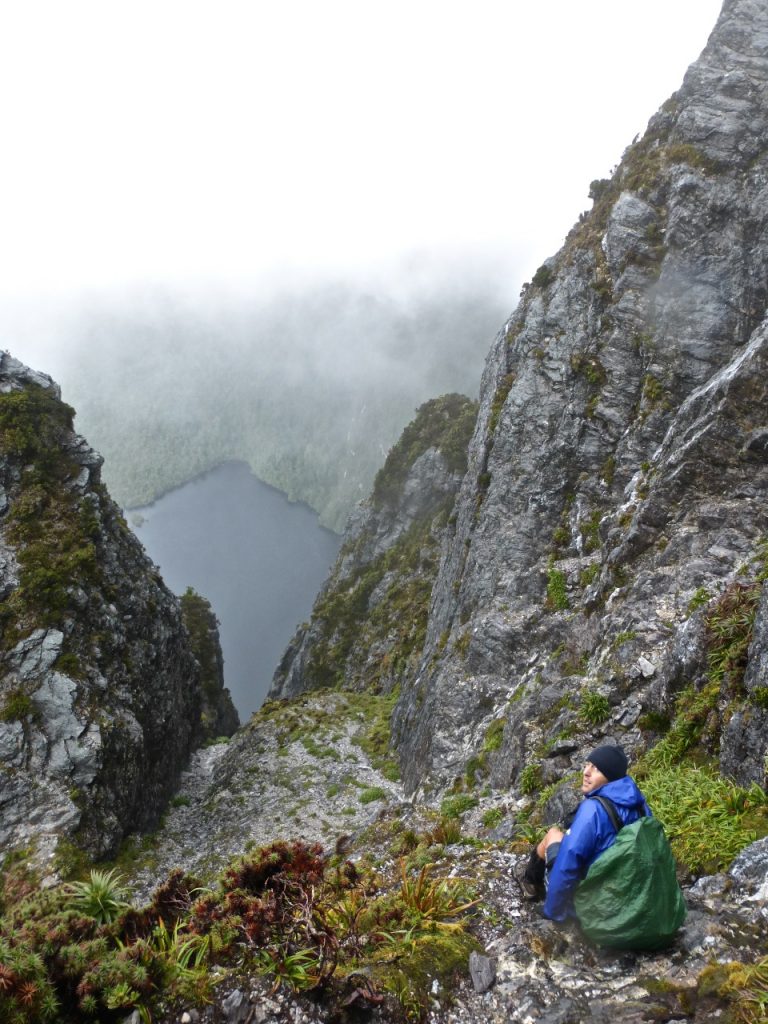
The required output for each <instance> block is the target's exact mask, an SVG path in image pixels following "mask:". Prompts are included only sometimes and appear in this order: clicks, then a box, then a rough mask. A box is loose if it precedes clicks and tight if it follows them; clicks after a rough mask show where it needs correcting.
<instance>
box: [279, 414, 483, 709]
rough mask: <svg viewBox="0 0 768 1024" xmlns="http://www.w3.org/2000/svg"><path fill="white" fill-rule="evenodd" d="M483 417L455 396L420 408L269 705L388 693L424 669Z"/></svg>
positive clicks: (362, 508) (362, 509)
mask: <svg viewBox="0 0 768 1024" xmlns="http://www.w3.org/2000/svg"><path fill="white" fill-rule="evenodd" d="M476 412H477V406H476V404H475V403H474V402H471V401H470V400H469V399H468V398H465V397H464V396H463V395H455V394H453V395H444V396H443V397H442V398H436V399H432V400H431V401H429V402H425V403H424V405H422V406H421V407H420V408H419V410H418V412H417V415H416V418H415V419H414V420H413V422H412V423H411V424H409V426H408V427H406V429H405V430H404V432H403V434H402V436H401V438H400V440H399V441H398V443H397V444H396V445H395V446H394V447H393V449H392V450H391V451H390V453H389V455H388V457H387V460H386V463H385V465H384V466H383V467H382V469H381V470H380V471H379V474H378V475H377V477H376V481H375V483H374V488H373V494H372V495H371V497H370V499H368V500H367V501H365V502H361V504H360V505H359V506H358V507H357V508H356V509H355V511H354V512H353V513H352V515H351V516H350V520H349V523H348V526H347V529H346V532H345V534H344V542H343V544H342V548H341V551H340V553H339V557H338V559H337V561H336V564H335V565H334V567H333V569H332V570H331V574H330V576H329V578H328V580H327V582H326V583H325V585H324V586H323V589H322V590H321V592H320V594H319V596H318V598H317V600H316V602H315V605H314V608H313V609H312V615H311V618H310V621H309V622H308V623H305V624H304V625H302V626H300V627H299V629H298V631H297V633H296V635H295V637H294V638H293V640H292V641H291V643H290V645H289V647H288V649H287V650H286V652H285V654H284V655H283V658H282V660H281V662H280V665H279V666H278V668H277V671H276V672H275V676H274V679H273V682H272V688H271V690H270V697H273V698H274V697H292V696H295V695H296V694H299V693H303V692H304V691H306V690H311V689H317V688H319V687H325V686H338V685H341V686H344V687H345V688H347V689H354V690H366V689H367V690H372V691H374V692H379V691H384V692H388V691H389V690H391V689H392V687H393V686H395V685H396V684H397V683H398V681H399V680H400V678H401V677H402V676H403V675H404V674H407V673H408V672H410V671H412V670H413V669H414V668H415V666H417V665H418V660H419V658H420V656H421V650H422V646H423V643H424V633H425V628H426V620H427V611H428V607H429V598H430V593H431V590H432V585H433V583H434V579H435V575H436V572H437V565H438V555H439V550H440V543H441V540H442V537H443V534H444V532H445V529H446V526H447V523H448V519H449V514H450V511H451V509H452V507H453V500H454V498H455V495H456V492H457V490H458V487H459V483H460V481H461V475H462V472H463V470H464V469H465V467H466V448H467V444H468V440H469V436H470V434H471V432H472V428H473V425H474V421H475V415H476Z"/></svg>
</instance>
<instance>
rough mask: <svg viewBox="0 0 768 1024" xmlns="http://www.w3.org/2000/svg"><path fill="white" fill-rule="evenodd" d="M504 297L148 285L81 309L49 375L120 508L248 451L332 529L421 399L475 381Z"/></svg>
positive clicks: (263, 472)
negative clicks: (105, 304) (213, 301)
mask: <svg viewBox="0 0 768 1024" xmlns="http://www.w3.org/2000/svg"><path fill="white" fill-rule="evenodd" d="M505 312H506V308H505V307H502V306H501V304H500V302H499V301H498V300H497V299H496V298H495V297H494V296H493V295H492V294H491V292H490V290H488V291H483V290H482V289H480V288H478V289H476V290H475V291H474V292H468V291H464V292H463V293H462V292H458V293H457V292H456V291H455V290H454V291H453V292H451V293H449V294H446V295H440V296H437V297H433V296H426V297H423V298H421V299H419V300H414V302H413V303H412V304H410V305H409V306H406V305H403V304H397V303H395V302H394V301H392V300H385V299H381V298H378V297H375V296H371V295H366V294H362V293H359V292H354V291H352V290H351V289H345V288H341V287H339V288H328V289H325V290H319V289H316V290H315V291H307V292H305V293H302V294H292V295H288V296H286V295H282V296H279V297H278V298H274V299H272V300H270V302H269V303H268V304H266V305H262V306H260V307H257V306H255V305H254V306H253V307H252V308H249V309H236V308H233V307H230V308H227V309H224V310H217V311H216V313H215V314H213V313H210V314H200V312H199V311H197V312H194V313H193V312H191V311H190V309H189V308H186V307H183V306H181V305H174V304H172V303H169V302H168V300H167V299H166V300H164V301H163V302H162V303H161V301H160V299H156V300H155V302H154V304H150V305H145V306H139V307H136V308H134V309H133V310H131V312H130V313H124V314H122V315H121V314H115V313H114V312H111V313H106V312H103V313H100V314H92V315H90V316H89V318H88V319H87V320H84V321H83V322H81V324H80V325H79V326H78V328H77V330H76V331H75V332H74V336H73V337H72V338H71V339H70V340H69V341H68V353H69V354H68V358H67V363H66V365H62V366H61V368H60V371H59V373H58V376H59V378H60V380H61V381H62V386H63V390H64V393H65V395H66V397H67V399H68V400H69V401H71V402H72V404H74V405H75V406H76V408H77V410H78V428H79V429H80V430H82V431H83V433H85V434H86V435H87V437H88V438H89V440H90V441H91V443H93V444H94V445H95V447H96V448H97V449H98V450H99V451H100V452H101V453H102V454H103V455H104V457H105V471H104V472H105V478H106V482H107V483H108V485H109V487H110V490H111V492H112V493H113V494H114V496H115V498H116V499H117V500H118V501H119V502H121V503H122V504H123V506H124V507H135V506H137V505H143V504H148V503H149V502H151V501H152V500H154V499H155V498H156V497H158V496H159V495H160V494H162V493H164V492H166V491H168V490H170V489H171V488H173V487H177V486H179V485H181V484H182V483H185V482H186V481H187V480H190V479H192V478H193V477H195V476H197V475H199V474H200V473H202V472H205V471H206V470H208V469H211V468H212V467H214V466H216V465H218V464H220V463H222V462H225V461H228V460H241V461H244V462H246V463H248V464H249V465H250V467H251V469H252V470H253V472H254V474H255V475H256V476H257V477H259V478H260V479H261V480H264V481H265V482H266V483H269V484H271V485H272V486H274V487H277V488H279V489H280V490H282V491H283V492H284V493H285V494H287V495H288V497H289V498H290V499H291V500H299V501H304V502H306V503H307V504H309V505H310V506H311V507H312V508H314V509H316V510H317V511H318V512H319V514H320V518H321V522H322V523H323V524H324V525H326V526H329V527H331V528H332V529H335V530H337V531H341V529H342V528H343V526H344V522H345V519H346V517H347V515H348V513H349V511H350V509H351V508H352V506H353V505H354V504H355V502H357V501H359V500H360V499H361V498H363V497H365V495H366V494H368V493H369V491H370V488H371V484H372V483H373V479H374V476H375V474H376V472H377V470H378V469H379V467H380V466H381V465H382V463H383V461H384V458H385V456H386V453H387V451H388V449H389V448H390V446H391V445H392V444H394V442H395V441H396V439H397V437H398V435H399V434H400V431H401V430H402V429H403V427H404V426H405V424H406V423H407V422H408V421H409V420H410V419H411V417H412V416H413V412H414V409H415V408H416V407H417V406H418V405H419V404H420V403H422V402H423V401H425V400H426V399H428V398H430V397H432V396H433V395H435V394H440V393H442V392H447V391H463V392H468V393H473V392H475V391H476V388H477V380H478V378H479V375H480V368H481V365H482V359H483V358H484V355H485V353H486V351H487V347H488V342H489V340H490V338H491V337H492V336H493V334H494V333H495V330H496V328H497V327H498V324H499V322H500V321H501V320H502V319H503V318H504V315H505Z"/></svg>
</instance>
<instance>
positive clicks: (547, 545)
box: [394, 0, 768, 789]
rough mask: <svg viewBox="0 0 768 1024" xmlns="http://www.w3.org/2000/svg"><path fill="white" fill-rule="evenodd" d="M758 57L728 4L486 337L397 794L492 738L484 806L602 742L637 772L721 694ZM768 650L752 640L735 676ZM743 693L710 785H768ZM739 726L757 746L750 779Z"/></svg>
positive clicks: (749, 577) (402, 745)
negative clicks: (691, 701)
mask: <svg viewBox="0 0 768 1024" xmlns="http://www.w3.org/2000/svg"><path fill="white" fill-rule="evenodd" d="M767 54H768V10H767V9H766V7H765V5H764V4H760V3H757V2H755V0H726V3H725V5H724V8H723V11H722V14H721V17H720V20H719V22H718V24H717V26H716V28H715V30H714V32H713V34H712V36H711V38H710V40H709V43H708V45H707V47H706V49H705V51H704V53H703V54H702V56H701V58H700V59H699V61H697V62H696V64H694V65H693V66H692V67H691V69H690V70H689V72H688V74H687V75H686V77H685V81H684V83H683V86H682V88H681V89H680V91H679V92H678V93H677V94H676V95H675V96H673V97H672V99H671V100H670V101H668V102H667V103H666V104H665V105H664V107H663V108H662V110H661V111H660V112H659V113H658V114H657V115H656V116H655V117H654V118H653V119H652V120H651V122H650V124H649V127H648V130H647V132H646V134H645V135H644V136H643V138H642V139H641V140H639V141H638V142H636V143H635V144H634V145H632V146H631V147H630V148H629V149H628V150H627V152H626V153H625V155H624V158H623V159H622V161H621V164H620V165H619V167H618V168H617V170H616V171H615V173H614V175H613V177H612V178H611V180H610V181H604V182H594V183H593V185H592V193H591V194H592V196H593V197H594V200H595V202H594V206H593V209H592V211H591V212H590V213H589V214H588V215H583V216H582V218H581V220H580V222H579V223H578V224H577V225H576V226H575V227H574V229H573V230H572V231H571V233H570V234H569V235H568V237H567V239H566V242H565V245H564V246H563V248H562V249H561V250H560V252H559V253H558V254H557V255H556V256H555V257H553V258H552V259H551V260H548V261H547V263H545V264H544V266H543V267H541V268H540V269H539V271H538V272H537V273H536V275H535V276H534V279H533V281H532V282H531V284H530V285H529V286H527V287H526V288H525V289H524V292H523V296H522V301H521V303H520V306H519V307H518V309H517V311H516V312H515V313H514V315H513V316H512V317H511V318H510V320H509V321H508V323H507V324H506V325H505V326H504V329H503V330H502V331H501V333H500V334H499V336H498V338H497V339H496V342H495V344H494V346H493V349H492V351H491V353H490V355H489V359H488V362H487V365H486V369H485V372H484V376H483V381H482V390H481V403H480V412H479V416H478V422H477V428H476V431H475V434H474V437H473V440H472V443H471V445H470V453H469V466H468V471H467V474H466V477H465V479H464V482H463V484H462V488H461V492H460V494H459V497H458V499H457V503H456V510H455V528H454V529H453V530H452V531H451V532H450V535H449V536H448V537H447V539H446V542H445V546H444V550H443V553H442V559H441V566H440V571H439V574H438V578H437V581H436V584H435V588H434V592H433V596H432V607H431V612H430V617H429V622H428V626H427V636H426V646H425V652H424V658H423V660H422V664H421V668H420V671H419V672H418V673H417V674H415V675H413V676H411V677H409V678H406V679H404V685H403V691H402V694H401V698H400V702H399V705H398V707H397V709H396V714H395V718H394V735H395V739H396V743H397V745H398V748H399V750H400V756H401V762H402V767H403V772H404V776H405V780H406V783H407V785H408V786H409V787H410V788H411V789H417V788H418V787H419V786H421V785H423V784H425V783H429V784H430V785H434V784H435V782H438V783H441V784H448V783H450V782H453V781H455V780H456V778H457V777H458V776H460V775H461V774H462V772H463V770H464V768H465V766H466V764H467V762H468V760H469V759H470V758H472V757H473V756H474V755H475V754H476V752H477V750H478V748H479V747H480V746H481V745H482V743H483V737H484V736H485V735H486V733H487V730H488V728H489V726H490V725H491V724H492V723H493V722H494V721H496V720H498V719H499V717H500V716H502V717H503V719H504V721H505V723H506V724H505V728H504V734H503V743H502V745H501V748H500V749H499V750H498V751H497V752H496V753H495V755H494V757H493V758H492V762H491V769H490V774H491V778H492V780H493V782H494V783H495V784H496V785H499V786H502V785H503V786H506V785H510V784H516V783H518V782H519V779H520V775H521V773H522V772H523V771H524V769H525V768H526V767H531V768H535V770H536V771H537V772H539V778H540V779H541V781H542V782H544V783H547V782H553V781H557V780H558V779H561V778H563V777H565V776H567V774H568V772H570V771H573V770H574V768H575V767H576V765H577V764H578V762H579V761H580V759H581V758H582V757H583V756H584V754H585V752H588V750H589V749H590V746H591V745H594V743H595V742H596V741H597V740H599V739H603V738H609V737H610V738H615V739H617V740H620V741H621V742H623V743H624V744H625V745H627V747H628V748H629V749H630V751H632V752H634V753H639V752H641V751H642V750H644V749H645V748H646V747H647V746H649V745H651V744H652V743H653V742H654V741H655V740H656V739H658V738H659V734H658V733H654V731H653V729H652V728H651V727H650V725H649V723H652V722H658V721H659V719H660V718H661V717H664V716H666V717H667V718H669V717H671V716H673V715H674V713H675V709H676V708H677V707H678V701H679V694H680V693H681V691H683V690H684V689H686V688H688V687H690V686H693V687H694V689H696V688H698V690H703V689H704V687H705V685H706V680H709V681H710V682H711V676H710V675H708V672H709V664H708V662H709V658H710V655H711V653H712V646H713V642H712V640H711V638H710V639H709V640H708V635H709V633H711V631H712V629H713V628H714V627H713V626H712V621H713V617H714V618H715V619H716V618H717V616H718V614H719V612H718V609H722V608H723V607H724V606H723V605H722V604H721V603H719V602H722V601H724V600H725V601H727V600H730V597H728V596H727V595H728V594H730V593H731V592H732V591H733V588H745V589H747V590H749V592H750V593H751V594H753V595H754V593H755V592H756V588H758V587H759V585H760V580H761V576H762V574H763V573H764V571H765V559H764V548H761V546H760V545H761V540H762V538H764V537H765V535H766V532H767V531H768V515H767V509H766V489H767V488H768V461H767V455H768V446H767V445H766V437H768V402H767V401H766V399H767V398H768V395H767V394H766V380H767V379H768V378H767V377H766V369H767V368H768V367H766V344H767V340H766V339H767V338H768V326H766V323H765V313H766V281H768V233H767V232H766V216H768V152H767V150H766V143H767V142H768V59H767V57H766V55H767ZM729 588H731V589H730V590H729ZM760 621H762V620H760ZM467 631H469V632H468V634H467ZM467 635H468V638H469V639H468V642H464V643H463V644H462V645H461V646H460V647H459V646H457V644H456V640H457V639H458V638H459V637H466V636H467ZM760 636H762V637H763V640H760V639H759V637H760ZM446 637H448V638H449V640H448V642H447V643H446ZM763 644H764V633H760V632H759V630H758V631H755V636H754V639H753V643H752V647H751V648H750V649H749V666H750V667H748V669H747V671H748V677H747V678H748V679H749V678H751V676H750V675H749V673H751V672H752V671H753V669H752V668H751V666H753V665H754V664H756V663H757V660H759V659H762V658H763V657H764V647H763V646H762V645H763ZM742 670H743V666H742ZM740 679H741V677H739V679H738V680H736V681H735V682H734V681H732V682H731V691H732V692H731V691H729V692H725V689H723V692H721V693H720V695H719V698H718V699H714V704H715V705H716V706H715V708H714V710H713V714H715V716H716V717H717V716H718V715H719V716H720V722H719V726H720V729H719V731H718V730H715V732H716V733H717V736H718V737H719V736H720V735H721V734H723V736H724V739H723V751H722V763H723V765H724V767H726V768H728V769H729V770H731V771H733V772H734V773H735V774H737V775H739V776H740V777H741V778H742V779H744V780H758V779H759V780H760V781H762V780H763V778H764V772H765V754H766V747H767V746H768V736H767V735H766V728H765V714H764V710H763V709H762V707H761V701H762V699H763V697H764V691H762V692H761V693H760V694H759V695H757V696H756V695H755V691H754V689H753V690H749V688H748V686H747V687H746V688H745V684H744V683H743V682H741V681H740ZM723 686H724V687H725V684H723ZM590 708H591V709H592V711H591V712H590V710H589V709H590ZM597 708H599V709H600V712H599V714H598V712H597V711H596V710H595V709H597ZM737 714H739V715H742V716H746V717H747V719H748V721H749V722H750V723H752V725H751V728H752V733H751V740H750V751H749V754H748V757H747V758H746V760H741V761H740V760H739V758H737V757H734V756H733V753H732V751H731V749H730V748H731V746H732V744H733V743H735V742H736V737H735V735H734V734H736V733H738V732H739V730H738V728H737V726H736V725H735V724H733V723H734V721H735V719H734V716H735V715H737ZM729 723H730V724H729ZM713 753H715V754H716V753H717V749H716V742H715V741H713ZM737 765H738V767H737Z"/></svg>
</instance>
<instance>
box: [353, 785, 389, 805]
mask: <svg viewBox="0 0 768 1024" xmlns="http://www.w3.org/2000/svg"><path fill="white" fill-rule="evenodd" d="M386 795H387V791H386V789H382V788H381V786H368V787H366V788H365V789H364V790H362V791H361V793H360V795H359V796H358V800H359V801H360V803H361V804H371V803H373V802H374V801H375V800H384V799H385V798H386Z"/></svg>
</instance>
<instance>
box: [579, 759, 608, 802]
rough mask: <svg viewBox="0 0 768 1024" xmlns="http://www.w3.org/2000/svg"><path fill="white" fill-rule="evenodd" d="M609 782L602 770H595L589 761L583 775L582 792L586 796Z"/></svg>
mask: <svg viewBox="0 0 768 1024" xmlns="http://www.w3.org/2000/svg"><path fill="white" fill-rule="evenodd" d="M607 782H608V779H606V777H605V776H604V775H603V773H602V772H601V771H600V769H599V768H595V766H594V765H593V764H592V762H591V761H587V763H586V764H585V765H584V771H583V772H582V773H581V792H582V793H585V794H586V793H593V792H594V791H595V790H596V789H600V787H601V786H604V785H605V784H606V783H607Z"/></svg>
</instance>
